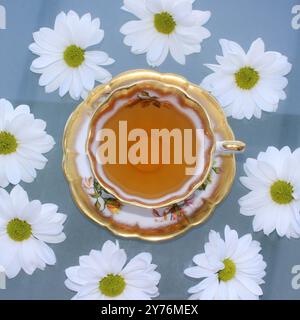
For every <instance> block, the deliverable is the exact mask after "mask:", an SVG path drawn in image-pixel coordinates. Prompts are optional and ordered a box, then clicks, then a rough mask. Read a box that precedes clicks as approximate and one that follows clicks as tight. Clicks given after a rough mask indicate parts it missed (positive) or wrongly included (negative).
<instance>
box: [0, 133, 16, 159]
mask: <svg viewBox="0 0 300 320" xmlns="http://www.w3.org/2000/svg"><path fill="white" fill-rule="evenodd" d="M17 148H18V142H17V139H16V137H15V136H14V135H12V134H11V133H9V132H6V131H1V132H0V155H7V154H11V153H14V152H16V151H17Z"/></svg>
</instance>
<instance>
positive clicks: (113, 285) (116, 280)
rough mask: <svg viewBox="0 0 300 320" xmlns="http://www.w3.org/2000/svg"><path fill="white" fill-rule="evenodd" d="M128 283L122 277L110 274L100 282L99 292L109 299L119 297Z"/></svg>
mask: <svg viewBox="0 0 300 320" xmlns="http://www.w3.org/2000/svg"><path fill="white" fill-rule="evenodd" d="M125 287H126V283H125V280H124V278H123V277H122V276H120V275H116V274H112V273H110V274H108V275H107V276H106V277H104V278H103V279H101V280H100V281H99V290H100V292H101V293H102V294H104V295H105V296H107V297H111V298H113V297H117V296H119V295H120V294H121V293H122V292H123V291H124V289H125Z"/></svg>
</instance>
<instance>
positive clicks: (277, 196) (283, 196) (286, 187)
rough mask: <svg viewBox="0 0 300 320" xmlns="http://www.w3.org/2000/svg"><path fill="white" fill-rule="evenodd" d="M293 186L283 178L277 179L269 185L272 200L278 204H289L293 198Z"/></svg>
mask: <svg viewBox="0 0 300 320" xmlns="http://www.w3.org/2000/svg"><path fill="white" fill-rule="evenodd" d="M293 192H294V188H293V186H292V185H291V184H290V183H289V182H287V181H283V180H277V181H276V182H274V183H273V184H272V185H271V188H270V194H271V197H272V199H273V201H274V202H276V203H278V204H289V203H291V202H292V201H293V200H294V197H293Z"/></svg>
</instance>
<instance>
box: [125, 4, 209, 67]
mask: <svg viewBox="0 0 300 320" xmlns="http://www.w3.org/2000/svg"><path fill="white" fill-rule="evenodd" d="M194 1H195V0H175V1H174V0H140V1H136V0H124V6H123V7H122V9H123V10H125V11H128V12H130V13H132V14H134V15H135V16H136V17H137V18H138V19H140V20H135V21H129V22H127V23H125V24H124V25H123V26H122V28H121V30H120V31H121V33H122V34H124V35H125V39H124V43H125V44H126V45H128V46H130V47H131V52H132V53H134V54H142V53H147V62H148V64H149V65H150V66H159V65H161V64H162V63H163V62H164V61H165V59H166V57H167V55H168V53H169V52H170V53H171V55H172V57H173V58H174V59H175V60H176V61H177V62H178V63H180V64H185V56H186V55H189V54H192V53H195V52H200V50H201V42H202V41H203V40H204V39H206V38H209V37H210V32H209V31H208V30H207V29H206V28H204V27H203V25H204V24H205V23H206V22H207V21H208V20H209V18H210V12H209V11H200V10H193V8H192V5H193V3H194Z"/></svg>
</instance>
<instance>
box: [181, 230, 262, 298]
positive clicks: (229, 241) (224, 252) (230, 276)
mask: <svg viewBox="0 0 300 320" xmlns="http://www.w3.org/2000/svg"><path fill="white" fill-rule="evenodd" d="M260 250H261V246H260V243H259V242H257V241H254V240H252V236H251V234H246V235H244V236H243V237H241V238H239V237H238V234H237V232H236V231H235V230H231V229H230V228H229V227H228V226H226V227H225V240H223V239H222V238H221V237H220V234H219V233H218V232H215V231H213V230H212V231H210V233H209V242H207V243H206V244H205V246H204V253H201V254H197V255H196V256H194V258H193V261H194V263H195V264H196V266H194V267H190V268H187V269H185V270H184V273H185V274H186V275H187V276H189V277H192V278H196V279H198V278H204V280H201V282H199V283H198V284H197V285H196V286H194V287H191V288H190V289H189V290H188V292H189V293H191V294H192V295H191V296H190V299H192V300H213V299H215V300H256V299H258V298H259V296H261V295H262V294H263V292H262V290H261V288H260V285H261V284H263V283H264V281H263V277H264V276H265V274H266V273H265V268H266V263H265V262H264V261H263V256H262V255H261V254H259V252H260Z"/></svg>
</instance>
